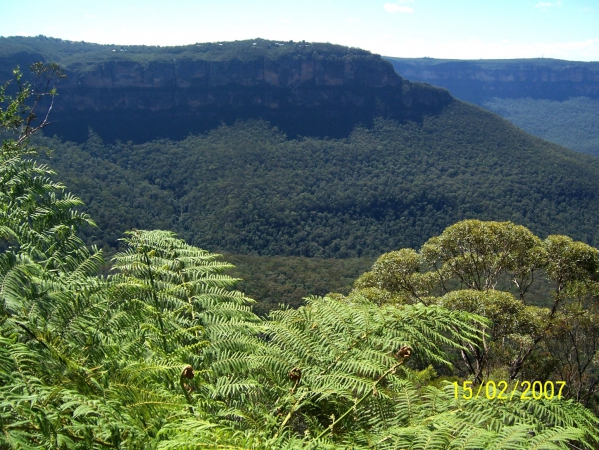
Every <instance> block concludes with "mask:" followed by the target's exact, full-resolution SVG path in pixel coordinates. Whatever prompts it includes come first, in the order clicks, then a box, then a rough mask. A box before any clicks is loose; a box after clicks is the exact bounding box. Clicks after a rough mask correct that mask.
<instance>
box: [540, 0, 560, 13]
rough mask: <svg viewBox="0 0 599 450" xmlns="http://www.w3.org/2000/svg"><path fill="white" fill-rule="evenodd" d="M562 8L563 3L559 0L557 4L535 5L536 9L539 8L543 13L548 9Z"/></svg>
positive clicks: (542, 3) (544, 3)
mask: <svg viewBox="0 0 599 450" xmlns="http://www.w3.org/2000/svg"><path fill="white" fill-rule="evenodd" d="M554 6H556V7H558V8H559V7H561V6H562V1H561V0H557V2H555V3H553V2H539V3H537V4H536V5H535V8H539V9H540V10H541V11H546V10H547V8H552V7H554Z"/></svg>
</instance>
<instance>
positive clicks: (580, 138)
mask: <svg viewBox="0 0 599 450" xmlns="http://www.w3.org/2000/svg"><path fill="white" fill-rule="evenodd" d="M385 59H386V60H388V61H389V62H391V63H392V64H393V67H394V68H395V70H396V71H397V72H398V73H399V74H400V75H401V76H404V77H406V78H409V79H411V80H415V81H421V82H425V83H430V84H433V85H435V86H441V87H444V88H446V89H449V91H450V92H451V94H452V95H454V96H455V97H457V98H459V99H461V100H465V101H467V102H471V103H475V104H477V105H479V106H483V107H484V108H487V109H489V110H491V111H493V112H496V113H498V114H500V115H501V116H503V117H505V118H506V119H508V120H509V121H511V122H512V123H514V124H516V125H517V126H519V127H521V128H522V129H524V130H525V131H527V132H529V133H531V134H533V135H535V136H539V137H542V138H543V139H547V140H550V141H552V142H555V143H558V144H560V145H563V146H566V147H568V148H571V149H573V150H576V151H579V152H583V153H589V154H592V155H595V156H599V62H576V61H562V60H556V59H548V58H537V59H516V60H477V61H465V60H441V59H433V58H415V59H409V58H391V57H387V58H385Z"/></svg>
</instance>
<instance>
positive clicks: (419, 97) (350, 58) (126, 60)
mask: <svg viewBox="0 0 599 450" xmlns="http://www.w3.org/2000/svg"><path fill="white" fill-rule="evenodd" d="M21 39H23V38H21ZM31 39H33V38H31ZM26 43H27V44H28V45H30V44H31V41H26ZM45 44H47V45H46V46H45V47H44V48H45V49H46V50H45V52H40V51H39V48H36V49H35V50H38V51H36V52H33V51H30V52H27V51H22V52H21V53H19V55H20V56H19V57H20V58H21V59H23V58H24V57H25V56H26V57H27V58H28V59H29V60H40V59H41V60H44V61H47V62H50V61H52V62H54V61H55V60H56V57H55V56H54V59H52V58H51V57H50V56H49V55H51V54H54V55H56V54H61V53H60V52H61V51H62V55H64V54H65V50H61V49H62V47H64V41H61V42H60V43H55V42H50V43H47V42H46V43H45ZM54 44H56V46H58V45H60V46H62V47H57V48H58V49H57V50H56V51H54V52H49V51H48V50H47V48H48V45H50V46H51V45H54ZM73 44H75V43H73ZM0 45H2V42H1V41H0ZM88 45H92V44H88ZM286 45H287V48H286V49H285V50H282V47H283V44H279V43H273V42H269V41H262V40H259V41H258V42H257V43H256V42H251V41H245V42H238V43H225V44H224V45H222V44H211V48H210V49H209V51H208V52H207V51H206V50H205V47H204V48H201V47H200V46H199V45H198V46H197V47H199V49H198V48H192V49H188V48H183V49H185V51H184V52H183V51H182V50H180V49H182V48H177V47H174V48H171V50H170V53H169V54H167V55H165V54H162V53H156V54H155V55H153V54H152V53H149V50H148V49H147V48H142V49H141V50H140V49H137V48H131V50H130V51H127V50H128V48H126V47H125V48H120V49H112V50H110V48H104V47H105V46H100V47H101V48H99V49H95V48H92V50H93V51H94V52H95V53H93V52H92V53H85V54H84V53H81V54H75V55H69V56H68V58H67V57H64V56H63V58H64V59H65V61H67V64H66V70H65V73H66V74H67V76H68V78H67V79H66V80H65V81H61V82H60V84H59V85H58V89H59V93H60V98H59V99H58V101H57V102H56V103H55V107H54V110H53V119H54V127H53V131H54V132H55V133H57V134H59V135H63V136H64V137H65V138H69V139H74V140H82V139H84V138H85V137H86V136H87V130H88V128H89V127H92V128H93V129H94V130H96V131H97V132H98V133H99V134H100V135H102V136H103V137H105V138H107V139H109V140H113V139H122V140H129V139H131V140H134V141H142V140H146V139H151V138H155V137H180V136H185V135H187V134H188V133H190V132H201V131H204V130H206V129H209V128H212V127H215V126H218V124H219V123H222V122H226V123H230V122H232V121H234V120H237V119H247V118H263V119H266V120H269V121H271V122H273V123H274V124H275V125H277V126H279V127H280V128H281V129H282V130H283V131H285V132H287V133H288V134H289V135H291V136H293V135H297V134H301V135H329V136H341V135H344V134H347V133H348V132H349V131H351V129H352V128H353V127H354V126H355V125H356V124H364V125H368V124H369V123H370V122H371V121H372V119H373V117H375V116H383V117H387V118H393V119H397V120H419V119H420V118H421V117H422V116H423V115H424V114H434V113H435V112H437V111H439V110H440V109H441V108H443V106H445V105H447V104H448V103H449V102H450V101H451V100H452V98H451V96H450V95H449V94H448V93H447V92H446V91H444V90H441V89H436V88H432V87H429V86H422V85H418V84H414V83H410V82H408V81H406V80H403V79H402V78H401V77H400V76H398V75H397V74H396V73H395V71H394V69H393V67H392V65H391V64H389V63H388V62H386V61H384V60H382V59H381V58H380V57H379V56H378V55H372V54H370V53H368V52H364V51H362V50H356V49H348V48H347V47H339V46H330V45H327V44H312V45H310V44H301V43H292V44H286ZM228 46H229V47H230V46H233V51H232V50H231V49H230V48H228ZM67 50H68V49H67ZM123 50H125V51H123ZM194 52H195V53H194ZM199 52H203V53H199ZM227 52H228V53H227ZM90 54H91V56H90ZM11 56H12V58H11V57H4V58H0V66H1V67H0V73H4V72H6V70H7V69H9V68H11V67H14V65H15V63H16V62H18V61H17V60H16V59H18V58H15V57H14V56H15V55H14V54H13V55H11ZM56 62H58V63H59V64H60V63H61V61H60V60H58V61H56ZM21 64H22V63H21ZM22 65H23V64H22Z"/></svg>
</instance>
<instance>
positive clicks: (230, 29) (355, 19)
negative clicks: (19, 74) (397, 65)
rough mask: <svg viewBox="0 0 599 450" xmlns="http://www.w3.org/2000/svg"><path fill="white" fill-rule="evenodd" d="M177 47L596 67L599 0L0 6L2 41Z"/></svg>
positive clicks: (236, 0)
mask: <svg viewBox="0 0 599 450" xmlns="http://www.w3.org/2000/svg"><path fill="white" fill-rule="evenodd" d="M38 34H43V35H46V36H52V37H57V38H62V39H68V40H73V41H82V40H83V41H88V42H96V43H100V44H144V45H182V44H193V43H196V42H214V41H232V40H239V39H252V38H256V37H261V38H265V39H275V40H281V41H289V40H294V41H299V40H306V41H312V42H314V41H320V42H331V43H335V44H341V45H347V46H352V47H360V48H364V49H366V50H370V51H372V52H375V53H380V54H383V55H386V56H400V57H423V56H428V57H433V58H456V59H479V58H485V59H489V58H537V57H542V56H544V57H546V58H559V59H568V60H578V61H599V0H387V1H386V0H381V1H377V0H345V1H339V0H302V1H296V0H259V1H242V0H218V1H202V0H196V1H192V0H173V1H170V2H169V1H164V0H160V1H156V0H144V1H137V0H120V1H116V0H102V1H97V0H95V1H93V2H92V1H86V0H52V1H48V0H44V1H41V0H28V1H27V2H22V1H20V0H1V2H0V35H1V36H15V35H20V36H35V35H38Z"/></svg>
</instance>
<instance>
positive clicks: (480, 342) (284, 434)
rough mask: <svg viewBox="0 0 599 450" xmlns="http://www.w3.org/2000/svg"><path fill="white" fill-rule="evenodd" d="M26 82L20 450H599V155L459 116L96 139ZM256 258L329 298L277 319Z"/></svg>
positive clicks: (5, 225)
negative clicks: (68, 126)
mask: <svg viewBox="0 0 599 450" xmlns="http://www.w3.org/2000/svg"><path fill="white" fill-rule="evenodd" d="M34 69H35V70H37V73H38V75H41V76H42V77H46V76H50V75H52V74H53V73H55V74H56V73H60V72H59V69H58V67H56V66H44V65H38V66H35V67H34ZM15 74H16V77H17V80H16V81H17V83H16V84H17V85H19V83H20V87H21V88H20V89H17V90H14V89H12V90H11V88H14V84H15V82H13V84H12V85H11V84H5V85H3V86H2V87H1V88H0V105H1V106H0V125H1V127H2V137H3V142H2V149H1V153H0V239H1V241H0V250H1V254H0V341H1V344H0V426H1V427H2V433H0V447H1V448H15V449H17V448H18V449H21V448H23V449H24V448H35V449H49V448H61V449H62V448H64V449H67V448H68V449H82V450H83V449H110V448H119V449H123V450H124V449H153V448H155V449H190V448H228V449H234V448H237V449H239V448H254V449H272V448H289V449H292V448H306V449H308V448H312V449H322V448H353V449H362V448H363V449H366V448H379V449H397V448H412V449H453V448H455V449H458V448H472V449H479V448H498V449H499V448H505V449H507V448H510V449H520V448H522V449H532V448H536V449H554V448H563V449H577V448H585V449H593V448H598V447H599V432H598V431H597V430H599V418H598V416H597V414H598V413H599V392H598V390H599V354H598V352H599V322H598V320H599V310H598V305H599V251H598V250H597V249H596V248H595V246H596V245H597V240H598V239H599V234H598V233H599V232H598V231H597V225H596V224H597V211H599V209H598V208H597V206H599V205H597V202H598V199H597V180H598V179H599V177H597V175H598V171H599V168H598V166H597V160H596V159H594V158H592V157H590V156H585V155H579V154H576V153H574V152H571V151H569V150H567V149H564V148H561V147H559V146H556V145H553V144H549V143H547V142H544V141H542V140H540V139H537V138H534V137H532V136H529V135H527V134H526V133H524V132H522V131H520V130H518V129H516V128H515V127H514V126H512V125H511V124H510V123H508V122H506V121H504V120H502V119H500V118H498V117H497V116H495V115H493V114H491V113H488V112H486V111H483V110H481V109H479V108H476V107H473V106H470V105H466V104H463V103H461V102H458V101H452V102H450V103H449V104H448V105H446V106H445V107H444V108H443V109H442V111H441V112H438V113H435V114H429V115H423V116H422V120H421V121H411V120H403V121H402V120H393V119H391V118H384V117H383V118H377V119H376V120H374V121H373V123H372V124H371V126H366V125H364V126H359V127H356V128H355V129H354V130H353V131H352V132H351V133H350V134H349V135H348V136H346V137H337V138H330V137H329V138H321V137H314V136H303V137H302V136H296V137H293V138H289V137H288V136H287V135H285V133H283V132H282V131H281V130H279V129H277V128H275V127H273V126H272V124H270V123H269V122H267V121H265V120H247V121H239V122H236V123H234V124H223V125H221V126H220V127H218V128H216V129H214V130H211V131H209V132H206V133H203V134H192V135H190V136H189V137H188V138H186V139H185V140H182V141H176V140H170V139H160V140H154V141H150V142H146V143H141V144H134V143H133V142H128V143H123V142H120V141H115V142H104V141H103V140H102V138H101V137H100V136H99V135H97V134H96V133H94V132H93V130H90V134H89V138H88V140H87V141H86V142H84V143H79V144H77V143H73V142H65V141H62V140H60V139H58V138H56V137H54V138H51V137H43V136H41V134H40V133H41V131H42V130H41V128H44V131H46V135H48V131H49V130H50V129H51V126H48V127H45V125H47V123H46V121H47V119H45V118H44V117H45V116H44V115H43V114H40V112H39V111H35V107H36V106H37V105H38V104H42V103H41V102H38V101H40V100H41V99H45V100H48V99H53V100H54V101H59V100H60V98H59V97H57V96H56V91H55V90H54V89H53V88H51V85H50V84H48V85H47V87H48V88H47V89H43V90H42V91H36V90H35V89H32V86H31V85H30V84H27V82H26V81H24V80H23V79H22V78H21V77H20V72H19V71H18V70H17V71H15ZM55 97H56V98H55ZM34 113H35V114H34ZM38 116H39V117H38ZM40 125H41V126H42V127H41V128H40ZM51 168H52V169H54V170H52V169H51ZM63 183H64V184H63ZM71 192H73V193H71ZM80 197H81V198H80ZM216 251H218V252H222V253H224V254H225V256H224V258H223V257H221V256H220V255H218V254H216V253H213V252H216ZM265 257H268V258H270V259H260V258H265ZM314 257H316V258H314ZM294 258H295V259H294ZM301 258H306V259H305V260H302V259H301ZM307 258H314V259H313V260H312V261H311V262H309V263H308V262H306V261H307ZM332 258H337V259H332ZM342 258H345V260H346V263H340V262H339V261H343V259H342ZM359 258H362V259H359ZM228 259H230V260H234V261H235V262H236V263H237V265H238V266H239V267H238V268H237V269H235V268H234V267H233V266H232V265H231V264H229V263H228V262H225V261H226V260H228ZM243 264H248V265H254V267H253V268H251V269H246V272H245V273H250V274H254V273H256V272H260V271H265V272H268V271H270V270H271V269H270V268H269V264H270V265H286V266H287V267H288V268H287V270H288V272H287V273H288V274H289V276H291V275H292V272H295V271H300V272H301V271H303V272H304V275H303V276H304V278H305V279H306V282H305V283H306V284H305V286H303V287H302V289H303V291H302V292H301V295H303V296H304V297H305V299H304V301H303V302H302V304H300V303H299V302H298V303H295V304H292V303H293V302H290V301H281V302H280V303H287V305H285V304H283V305H279V306H276V302H275V301H270V303H268V304H267V305H265V304H264V303H263V304H262V305H261V304H260V302H261V301H262V299H261V298H259V297H257V296H256V298H251V297H252V296H250V295H248V294H247V293H244V292H243V291H242V289H241V288H244V285H243V281H241V280H240V279H238V278H235V277H233V276H231V275H232V274H233V275H235V276H239V275H242V274H243V273H244V271H243V269H242V268H241V266H243ZM234 270H236V272H235V271H234ZM310 273H312V274H320V276H319V277H317V276H314V275H310ZM253 276H255V280H258V281H257V282H261V283H265V282H268V281H269V280H268V277H262V278H260V276H259V275H253ZM327 279H331V283H333V282H334V283H336V285H335V286H332V285H329V284H328V283H327ZM261 289H264V290H267V288H261ZM313 289H314V290H319V291H321V292H322V295H311V294H314V293H315V292H314V290H313ZM258 291H259V290H258ZM283 294H284V293H282V295H281V298H284V297H283ZM277 295H278V294H277ZM274 300H276V299H274ZM290 303H291V304H292V306H290V305H289V304H290Z"/></svg>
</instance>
